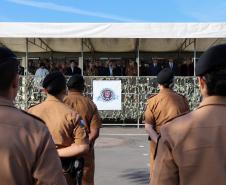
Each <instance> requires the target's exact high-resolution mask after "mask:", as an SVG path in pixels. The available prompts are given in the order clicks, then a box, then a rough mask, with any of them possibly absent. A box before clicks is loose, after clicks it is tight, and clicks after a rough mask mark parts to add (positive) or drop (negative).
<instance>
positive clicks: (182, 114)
mask: <svg viewBox="0 0 226 185" xmlns="http://www.w3.org/2000/svg"><path fill="white" fill-rule="evenodd" d="M188 113H190V111H186V112H184V113H181V114H179V115H177V116H175V117H173V118H171V119H169V120H168V121H167V122H166V123H168V122H170V121H173V120H174V119H176V118H179V117H181V116H184V115H185V114H188Z"/></svg>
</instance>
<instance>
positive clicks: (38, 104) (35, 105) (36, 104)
mask: <svg viewBox="0 0 226 185" xmlns="http://www.w3.org/2000/svg"><path fill="white" fill-rule="evenodd" d="M40 103H41V102H39V103H37V104H34V105H31V106H30V107H28V109H30V108H32V107H35V106H36V105H39V104H40Z"/></svg>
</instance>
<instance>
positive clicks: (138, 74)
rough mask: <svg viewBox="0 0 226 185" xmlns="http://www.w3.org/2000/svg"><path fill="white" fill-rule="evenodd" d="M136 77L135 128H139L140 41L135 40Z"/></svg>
mask: <svg viewBox="0 0 226 185" xmlns="http://www.w3.org/2000/svg"><path fill="white" fill-rule="evenodd" d="M137 42H138V43H137V77H136V83H137V92H138V94H137V101H138V102H137V103H138V106H137V128H140V117H139V110H140V88H139V84H138V81H139V77H140V39H139V38H138V39H137Z"/></svg>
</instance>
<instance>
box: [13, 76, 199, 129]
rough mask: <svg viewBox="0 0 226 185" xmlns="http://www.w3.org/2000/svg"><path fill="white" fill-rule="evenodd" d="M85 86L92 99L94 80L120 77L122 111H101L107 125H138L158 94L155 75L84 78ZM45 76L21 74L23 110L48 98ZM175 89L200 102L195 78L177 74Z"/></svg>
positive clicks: (193, 103) (192, 103)
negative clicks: (44, 89) (149, 99)
mask: <svg viewBox="0 0 226 185" xmlns="http://www.w3.org/2000/svg"><path fill="white" fill-rule="evenodd" d="M84 78H85V82H86V89H85V92H84V94H85V95H86V96H89V97H90V98H91V99H92V95H93V94H92V93H93V85H92V84H93V80H121V82H122V110H117V111H99V112H100V115H101V117H102V119H103V120H105V121H106V122H109V123H107V124H106V125H124V126H127V125H134V126H137V127H139V126H140V125H142V124H141V120H142V115H143V112H144V108H145V103H146V101H147V99H148V97H149V96H150V95H153V94H156V93H158V91H159V89H158V84H157V81H156V77H150V76H147V77H128V76H126V77H97V76H93V77H90V76H89V77H88V76H87V77H84ZM41 82H42V79H38V78H36V77H34V76H21V77H20V88H19V92H18V96H17V98H16V102H15V103H16V105H17V107H19V108H21V109H27V108H28V107H30V106H32V105H34V104H37V103H40V102H41V101H43V100H44V99H45V97H46V95H45V94H44V93H43V92H42V90H41ZM174 82H175V85H174V90H175V91H176V92H178V93H180V94H182V95H184V96H186V97H187V99H188V101H189V105H190V108H191V109H194V108H195V107H196V106H197V105H198V104H199V102H200V94H199V90H198V86H197V80H196V78H195V77H175V79H174Z"/></svg>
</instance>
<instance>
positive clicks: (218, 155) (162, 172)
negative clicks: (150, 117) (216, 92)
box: [151, 96, 226, 185]
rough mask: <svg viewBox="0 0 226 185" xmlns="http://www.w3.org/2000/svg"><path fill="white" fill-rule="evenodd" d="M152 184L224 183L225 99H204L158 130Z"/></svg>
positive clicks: (211, 97)
mask: <svg viewBox="0 0 226 185" xmlns="http://www.w3.org/2000/svg"><path fill="white" fill-rule="evenodd" d="M151 184H152V185H214V184H216V185H225V184H226V97H224V98H223V97H217V96H210V97H208V98H205V99H204V100H203V102H202V103H201V104H200V106H199V107H198V109H197V110H195V111H193V112H191V113H189V114H186V115H184V116H181V117H178V118H176V119H174V120H172V121H170V122H169V123H168V124H166V125H165V126H163V127H162V128H161V139H160V143H159V147H158V154H157V158H156V167H155V170H154V177H153V179H152V182H151Z"/></svg>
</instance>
